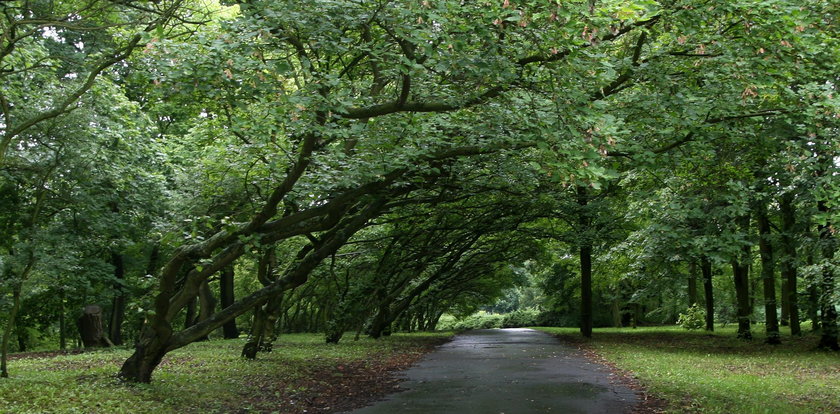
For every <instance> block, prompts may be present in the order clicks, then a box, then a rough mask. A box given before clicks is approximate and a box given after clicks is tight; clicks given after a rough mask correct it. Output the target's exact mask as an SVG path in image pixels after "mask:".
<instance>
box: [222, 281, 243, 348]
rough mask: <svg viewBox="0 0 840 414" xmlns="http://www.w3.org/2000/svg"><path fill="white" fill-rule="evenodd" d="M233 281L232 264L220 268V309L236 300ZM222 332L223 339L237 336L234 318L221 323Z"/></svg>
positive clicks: (237, 329) (237, 331) (237, 330)
mask: <svg viewBox="0 0 840 414" xmlns="http://www.w3.org/2000/svg"><path fill="white" fill-rule="evenodd" d="M233 281H234V270H233V266H227V267H225V268H224V269H223V270H222V273H221V275H220V277H219V299H220V302H221V304H222V309H224V308H226V307H228V306H230V305H232V304H233V303H234V302H235V301H236V298H235V296H234V283H233ZM222 332H223V333H224V337H225V339H234V338H239V328H237V327H236V318H234V319H231V320H230V321H228V322H225V324H224V325H222Z"/></svg>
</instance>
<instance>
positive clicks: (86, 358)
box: [0, 333, 451, 414]
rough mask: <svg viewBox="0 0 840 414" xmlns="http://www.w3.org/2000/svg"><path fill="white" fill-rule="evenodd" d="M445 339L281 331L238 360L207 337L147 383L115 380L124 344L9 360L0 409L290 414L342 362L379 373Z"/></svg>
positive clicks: (229, 346)
mask: <svg viewBox="0 0 840 414" xmlns="http://www.w3.org/2000/svg"><path fill="white" fill-rule="evenodd" d="M449 336H451V333H436V334H406V335H401V334H395V335H393V336H391V337H388V338H383V339H380V340H371V339H366V338H365V339H361V340H359V341H346V342H345V341H342V343H340V344H338V345H330V344H325V343H324V339H323V336H322V335H318V334H292V335H284V336H282V337H281V338H280V339H279V340H278V342H277V343H276V344H275V348H274V349H275V350H274V352H271V353H269V354H260V355H259V356H258V359H257V360H253V361H248V360H244V359H242V358H241V357H239V353H240V350H241V349H242V345H243V344H244V340H227V341H223V340H213V341H207V342H201V343H195V344H192V345H189V346H187V347H185V348H182V349H179V350H176V351H173V352H171V353H170V354H169V355H167V357H166V358H164V360H163V361H162V363H161V365H160V366H159V367H158V369H157V370H156V371H155V373H154V377H153V379H152V383H151V384H124V383H121V382H120V381H119V380H117V379H116V378H115V376H114V375H115V373H116V372H117V371H118V370H119V367H120V365H121V364H122V362H123V361H124V360H125V359H126V358H128V356H129V355H130V353H131V351H130V350H128V349H113V350H102V351H96V352H86V353H82V354H77V355H62V356H51V357H44V358H38V357H36V358H22V359H15V360H12V361H10V364H9V371H10V374H11V376H12V377H11V378H8V379H4V380H0V412H2V413H45V412H49V413H109V414H110V413H214V412H217V413H227V412H243V413H247V412H272V411H274V410H275V409H276V410H277V411H278V412H297V411H302V410H303V406H305V405H308V406H312V405H313V401H312V400H313V398H315V397H316V396H313V395H311V393H310V392H308V391H309V390H310V389H311V388H313V387H319V390H320V391H319V392H322V393H323V392H325V391H324V390H325V389H326V390H327V391H329V384H327V383H329V382H330V381H331V379H332V376H335V377H341V376H343V375H345V374H344V373H343V371H344V369H345V366H353V367H355V368H356V371H355V372H366V373H371V372H378V371H377V370H380V368H381V367H387V366H397V365H399V360H400V359H407V360H412V358H416V357H417V356H419V355H421V354H422V353H423V352H424V351H425V350H427V349H428V348H429V347H430V346H431V345H433V344H437V343H440V342H442V341H444V340H445V339H446V338H448V337H449ZM359 369H361V371H359ZM295 404H297V405H299V406H301V409H300V410H298V409H297V408H295ZM311 408H312V407H310V412H313V411H314V410H311ZM329 411H330V410H329V409H325V407H320V409H318V412H329Z"/></svg>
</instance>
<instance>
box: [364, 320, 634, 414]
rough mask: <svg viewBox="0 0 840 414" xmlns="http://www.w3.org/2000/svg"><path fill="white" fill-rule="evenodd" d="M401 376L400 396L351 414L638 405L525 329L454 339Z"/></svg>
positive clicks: (616, 409) (499, 412) (562, 348)
mask: <svg viewBox="0 0 840 414" xmlns="http://www.w3.org/2000/svg"><path fill="white" fill-rule="evenodd" d="M404 375H405V377H406V378H407V381H406V382H403V383H402V384H401V388H403V389H406V391H403V392H399V393H395V394H391V395H390V396H388V397H387V398H386V399H385V400H384V401H380V402H378V403H375V404H374V405H372V406H368V407H365V408H362V409H359V410H355V411H351V412H350V413H352V414H401V413H418V414H419V413H424V414H429V413H453V414H454V413H458V414H470V413H476V414H478V413H481V414H530V413H558V414H572V413H625V412H629V411H630V410H631V409H632V408H633V406H635V405H636V403H637V402H638V397H637V396H636V394H635V393H634V392H633V391H632V390H630V389H629V388H627V387H625V386H623V385H618V384H611V383H610V379H609V371H608V370H607V369H606V368H604V367H603V366H601V365H598V364H595V363H592V362H589V361H588V360H586V359H585V358H584V357H582V356H581V355H580V354H579V353H578V351H577V350H576V349H574V348H571V347H569V346H566V345H563V344H562V343H560V341H558V340H557V339H556V338H554V337H552V336H550V335H548V334H545V333H542V332H539V331H535V330H532V329H487V330H477V331H470V332H467V333H464V334H461V335H458V336H456V337H455V339H453V340H452V341H451V342H449V343H447V344H445V345H443V346H441V347H440V348H438V349H437V350H436V351H435V352H432V353H430V354H429V355H427V356H426V357H425V358H424V359H423V360H422V361H421V362H420V363H419V364H417V365H416V366H414V367H412V368H410V369H408V370H407V371H405V373H404Z"/></svg>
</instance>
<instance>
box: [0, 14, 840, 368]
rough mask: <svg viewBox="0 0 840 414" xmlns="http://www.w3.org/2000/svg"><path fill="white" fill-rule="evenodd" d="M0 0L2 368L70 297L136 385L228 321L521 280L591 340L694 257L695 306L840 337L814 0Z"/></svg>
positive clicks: (421, 298) (253, 349)
mask: <svg viewBox="0 0 840 414" xmlns="http://www.w3.org/2000/svg"><path fill="white" fill-rule="evenodd" d="M0 9H2V11H3V16H2V18H0V30H2V36H0V78H1V79H2V86H0V110H2V114H1V115H2V116H0V136H2V141H0V189H2V193H0V229H2V231H3V236H4V237H2V242H0V270H2V281H0V293H2V295H3V296H2V297H0V307H2V308H4V310H5V309H8V310H9V312H8V316H6V317H5V324H6V329H5V332H4V336H3V355H4V358H3V362H4V364H3V374H4V375H6V369H5V354H6V352H7V349H8V347H9V341H10V339H11V338H12V337H16V338H17V339H18V342H19V346H18V348H21V347H24V346H25V342H26V339H25V338H26V335H27V334H26V333H25V332H26V329H35V330H40V331H42V332H48V331H50V330H51V329H54V325H55V324H56V322H55V320H56V319H60V322H58V328H59V329H58V330H59V331H60V338H61V346H62V347H63V346H64V341H65V338H66V337H67V336H68V335H69V334H67V331H68V324H67V323H66V322H65V317H67V316H71V317H75V316H76V315H75V313H74V312H75V309H79V308H80V307H82V306H84V305H86V304H88V303H99V304H102V305H104V306H105V307H106V311H107V312H106V313H108V314H109V315H110V316H109V319H108V323H109V328H108V334H109V336H110V337H111V338H112V339H115V341H114V342H117V343H119V342H122V341H123V339H122V338H123V337H126V338H130V339H131V340H133V341H134V347H135V353H134V355H133V356H132V357H131V358H129V359H128V360H127V361H125V363H124V365H123V367H122V369H121V372H120V376H121V377H122V378H124V379H126V380H130V381H139V382H148V381H150V380H151V378H152V373H153V371H154V369H155V368H156V367H157V365H158V364H159V363H160V361H161V359H162V358H163V356H164V355H166V353H167V352H169V351H172V350H174V349H177V348H180V347H183V346H186V345H188V344H190V343H192V342H194V341H197V340H201V339H204V338H207V337H208V335H210V334H212V333H213V332H214V331H216V330H217V329H219V328H222V327H223V326H224V330H225V336H231V335H232V336H235V335H236V333H237V332H238V330H237V328H236V327H235V323H236V322H237V318H238V320H239V322H240V325H241V324H242V323H245V324H246V325H248V326H249V328H250V336H249V341H248V345H246V349H245V350H243V355H245V356H248V357H251V358H253V357H255V355H256V353H257V352H259V351H268V350H271V345H270V344H271V342H272V340H273V338H274V337H275V336H276V335H277V334H278V331H277V330H279V329H281V328H282V329H287V330H294V329H299V330H322V331H325V332H326V333H327V340H328V341H331V342H337V341H339V340H340V338H341V337H342V335H343V334H344V332H345V331H352V330H357V331H358V332H363V331H365V332H366V333H367V334H370V335H371V336H374V337H378V336H380V335H383V334H387V333H388V332H389V331H390V330H391V329H415V328H419V329H434V327H435V325H436V324H437V321H438V320H439V319H440V317H441V315H442V314H443V313H446V312H450V313H464V312H466V311H467V310H475V309H477V308H478V307H480V306H482V305H491V304H492V303H493V302H494V301H495V300H497V299H498V298H500V297H502V296H504V295H505V294H506V292H508V290H507V289H510V288H513V287H515V286H522V285H525V284H528V283H530V284H531V285H532V286H537V287H542V288H543V290H544V293H545V296H546V298H545V299H544V300H543V302H542V304H541V305H540V306H542V307H543V309H542V310H544V311H547V312H566V313H570V312H571V313H572V314H574V315H575V317H576V320H575V322H576V323H579V325H580V327H581V331H582V333H583V334H584V335H585V336H589V335H591V330H592V327H593V325H595V324H600V323H603V320H606V319H610V320H611V321H613V322H617V323H619V324H621V323H626V320H627V319H628V318H629V319H632V323H634V324H635V323H637V322H638V321H641V320H642V319H644V318H660V319H661V320H662V321H673V320H675V318H676V313H678V312H679V311H681V310H684V309H685V307H687V306H688V305H691V304H693V303H694V302H695V301H699V296H700V295H698V292H697V285H696V283H697V281H698V280H700V281H701V283H703V285H704V289H703V292H704V293H703V295H702V296H703V298H704V305H705V310H706V312H707V315H708V316H707V317H708V318H709V319H707V324H706V328H707V329H713V327H714V325H713V321H714V316H715V315H716V314H717V315H718V316H719V317H722V318H728V317H729V316H731V317H732V318H731V319H733V320H735V321H738V322H739V324H740V325H739V326H740V328H741V330H740V331H739V334H741V335H742V337H744V338H749V337H751V331H750V330H751V327H750V324H751V321H752V320H754V319H755V318H756V316H757V314H756V311H755V309H758V308H760V312H758V315H760V317H761V319H762V320H764V321H765V322H766V330H767V333H768V338H771V337H772V338H774V339H772V341H777V340H779V337H778V323H790V324H795V325H796V326H797V332H798V326H799V323H800V316H799V315H800V314H799V313H798V306H799V304H800V303H802V304H803V305H805V304H806V302H807V307H809V310H808V312H803V313H802V317H803V318H804V317H805V316H807V317H808V318H809V319H811V320H812V323H813V325H814V326H819V327H821V329H822V335H823V343H822V345H823V346H824V347H826V348H832V349H837V347H838V346H837V334H838V333H837V319H836V318H837V315H836V312H837V305H838V304H840V290H839V289H838V280H840V278H838V275H837V272H838V270H837V269H838V266H840V264H838V260H840V256H838V255H837V250H838V249H837V241H836V239H837V236H836V227H835V226H836V223H837V222H838V217H839V213H838V210H840V205H838V203H840V201H838V200H840V179H838V172H839V171H838V169H840V162H838V159H840V143H838V140H837V138H836V137H837V132H838V119H840V100H838V97H837V90H836V89H837V82H838V78H837V67H838V63H840V41H838V38H837V36H836V33H837V15H836V10H837V9H836V4H832V2H825V1H816V0H814V1H810V0H808V1H797V2H789V1H782V0H764V1H760V2H755V1H717V0H712V1H707V2H702V3H697V2H689V1H653V0H637V1H630V2H628V1H613V0H606V1H595V0H592V1H586V2H584V1H567V2H559V1H547V0H522V1H518V2H517V1H508V0H500V1H444V0H441V1H432V0H430V1H389V0H377V1H355V0H331V1H314V2H300V1H261V0H251V1H242V2H239V3H234V2H227V1H223V2H215V1H209V0H164V1H155V2H142V1H127V2H121V1H120V2H118V1H104V0H78V1H77V0H74V1H67V2H60V3H55V2H41V1H30V0H13V1H7V2H3V3H2V4H0ZM754 251H757V252H758V254H757V255H756V254H754ZM753 267H754V268H756V269H759V268H760V269H761V272H760V273H759V272H757V271H752V272H751V271H750V269H751V268H753ZM777 270H778V271H779V275H780V277H779V278H778V279H777V277H776V274H777ZM698 272H699V273H698ZM723 274H725V275H726V276H727V277H729V276H731V277H732V279H730V280H729V281H734V283H729V281H727V280H725V279H724V278H723V277H720V275H723ZM698 275H699V276H700V279H698ZM759 282H760V283H761V286H762V288H761V289H759V288H758V284H759ZM797 283H799V284H797ZM777 286H778V288H779V293H780V295H779V294H777V292H776V288H777ZM797 286H798V287H797ZM578 290H579V291H578ZM757 290H760V291H761V295H760V296H761V298H759V299H758V301H759V302H760V304H761V305H763V306H760V307H759V306H758V304H757V303H756V298H758V297H759V295H757V294H756V291H757ZM217 291H218V292H217ZM715 294H718V296H719V299H720V297H721V295H722V297H723V299H720V300H718V301H717V303H716V302H715V300H714V295H715ZM44 295H51V296H50V299H49V300H47V301H43V300H35V299H34V298H36V297H42V298H43V297H44ZM685 297H687V299H686V298H685ZM801 297H808V298H810V299H809V300H807V301H805V300H803V299H802V298H801ZM217 298H218V299H217ZM777 301H778V302H779V304H780V308H781V311H782V312H781V313H782V314H781V317H779V316H778V315H777ZM689 302H690V303H689ZM572 304H574V306H572ZM600 305H607V306H600ZM728 307H731V308H732V309H735V310H734V311H732V312H730V314H731V315H729V316H727V312H728V310H727V309H729V308H728ZM572 309H574V310H572ZM603 309H611V312H612V315H611V316H605V315H607V312H604V311H603ZM806 313H807V315H806ZM791 315H795V316H791ZM246 320H247V322H245V321H246ZM623 320H625V322H622V321H623ZM281 321H282V322H281ZM21 328H26V329H21ZM774 332H775V334H774ZM768 341H771V339H768Z"/></svg>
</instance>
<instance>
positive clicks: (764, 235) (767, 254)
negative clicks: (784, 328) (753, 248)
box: [756, 202, 782, 345]
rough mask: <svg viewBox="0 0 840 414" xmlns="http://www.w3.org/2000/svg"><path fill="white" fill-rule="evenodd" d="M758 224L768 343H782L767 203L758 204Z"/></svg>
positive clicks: (766, 340)
mask: <svg viewBox="0 0 840 414" xmlns="http://www.w3.org/2000/svg"><path fill="white" fill-rule="evenodd" d="M756 224H757V225H758V236H759V238H758V249H759V255H760V256H761V280H762V283H763V288H764V317H765V322H764V327H765V332H766V333H767V338H766V339H765V340H764V341H765V342H766V343H768V344H772V345H778V344H780V343H782V340H781V336H780V335H779V319H778V314H777V313H776V312H777V311H776V270H775V266H774V258H773V244H772V241H771V240H770V237H771V235H770V220H769V219H768V218H767V205H766V204H765V203H763V202H760V204H759V205H758V206H757V211H756Z"/></svg>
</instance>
